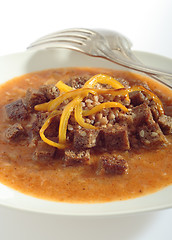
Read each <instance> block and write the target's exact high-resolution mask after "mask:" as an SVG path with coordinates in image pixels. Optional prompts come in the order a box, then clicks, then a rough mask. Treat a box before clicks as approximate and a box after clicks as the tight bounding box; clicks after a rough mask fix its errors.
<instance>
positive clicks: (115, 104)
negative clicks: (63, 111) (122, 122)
mask: <svg viewBox="0 0 172 240" xmlns="http://www.w3.org/2000/svg"><path fill="white" fill-rule="evenodd" d="M103 108H121V109H122V110H123V111H124V112H128V109H127V108H126V107H125V106H124V105H122V104H121V103H118V102H104V103H102V104H99V105H97V106H95V107H93V108H92V109H91V110H85V111H83V114H82V115H83V116H89V115H92V114H94V113H97V112H100V111H101V110H102V109H103Z"/></svg>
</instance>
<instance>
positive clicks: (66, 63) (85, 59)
mask: <svg viewBox="0 0 172 240" xmlns="http://www.w3.org/2000/svg"><path fill="white" fill-rule="evenodd" d="M136 55H137V56H138V57H139V58H140V59H142V60H143V61H144V62H146V63H148V64H151V65H152V63H153V62H154V65H155V66H156V67H158V66H161V64H162V63H163V65H164V66H166V70H169V71H170V70H171V66H172V60H170V59H168V58H164V57H161V56H157V55H153V54H150V53H143V52H142V53H141V52H140V53H139V52H136ZM75 66H76V67H78V66H90V67H106V68H112V69H113V68H114V69H122V68H121V67H119V66H117V65H115V64H113V63H111V62H109V61H106V60H104V59H100V58H95V57H89V56H87V55H83V54H81V53H78V52H75V51H70V50H65V49H58V50H42V51H26V52H24V53H17V54H13V55H8V56H3V57H0V83H3V82H5V81H7V80H9V79H11V78H13V77H16V76H20V75H22V74H25V73H29V72H33V71H39V70H45V69H49V68H61V67H75ZM123 69H124V68H123ZM0 204H1V206H8V207H12V208H16V209H22V210H26V211H32V212H39V213H49V214H55V215H70V216H86V215H87V216H108V215H121V214H129V213H138V212H145V211H150V210H158V209H164V208H170V207H172V186H169V187H166V188H165V189H163V190H161V191H158V192H156V193H154V194H150V195H147V196H144V197H140V198H136V199H132V200H126V201H115V202H109V203H101V204H69V203H60V202H51V201H46V200H42V199H37V198H34V197H31V196H28V195H24V194H21V193H19V192H17V191H15V190H13V189H10V188H9V187H7V186H4V185H2V184H0Z"/></svg>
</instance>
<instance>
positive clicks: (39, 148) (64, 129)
mask: <svg viewBox="0 0 172 240" xmlns="http://www.w3.org/2000/svg"><path fill="white" fill-rule="evenodd" d="M171 93H172V92H171V90H170V89H169V88H167V87H165V86H163V85H161V84H159V83H157V82H155V81H154V80H151V79H149V78H147V77H145V76H141V75H138V74H134V73H130V72H125V71H116V70H110V69H103V68H63V69H52V70H45V71H41V72H35V73H30V74H26V75H24V76H20V77H17V78H14V79H12V80H10V81H8V82H6V83H5V84H3V85H1V88H0V95H1V103H0V108H1V111H0V126H1V127H0V131H1V134H0V156H1V157H0V181H1V183H3V184H5V185H7V186H9V187H11V188H13V189H16V190H18V191H20V192H22V193H25V194H28V195H32V196H35V197H38V198H43V199H48V200H51V201H61V202H72V203H78V202H79V203H96V202H108V201H117V200H126V199H130V198H136V197H141V196H143V195H145V194H150V193H153V192H155V191H158V190H160V189H162V188H164V187H166V186H168V185H170V184H171V183H172V147H171V144H172V134H171V133H172V118H171V117H172V94H171Z"/></svg>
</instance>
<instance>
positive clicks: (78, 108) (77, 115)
mask: <svg viewBox="0 0 172 240" xmlns="http://www.w3.org/2000/svg"><path fill="white" fill-rule="evenodd" d="M82 112H83V111H82V105H81V103H79V104H77V105H76V107H75V119H76V121H77V123H78V124H79V125H80V126H82V127H83V128H88V129H97V128H96V127H95V126H93V125H91V124H88V123H85V120H84V119H83V117H82Z"/></svg>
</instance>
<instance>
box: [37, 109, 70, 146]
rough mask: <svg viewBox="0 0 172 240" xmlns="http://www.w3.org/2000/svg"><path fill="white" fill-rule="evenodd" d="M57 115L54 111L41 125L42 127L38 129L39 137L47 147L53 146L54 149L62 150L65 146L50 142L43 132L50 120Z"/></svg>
mask: <svg viewBox="0 0 172 240" xmlns="http://www.w3.org/2000/svg"><path fill="white" fill-rule="evenodd" d="M57 115H59V112H58V111H57V112H56V113H55V111H54V112H53V113H52V114H51V115H50V116H49V117H48V119H47V120H46V121H45V123H44V124H43V126H42V127H41V129H40V132H39V133H40V137H41V139H42V141H44V142H45V143H47V144H48V145H50V146H53V147H56V148H59V149H64V148H66V145H65V144H61V143H56V142H53V141H51V140H50V139H48V138H47V137H45V134H44V132H45V130H46V129H47V128H48V126H49V125H50V123H51V121H52V119H53V118H54V117H55V116H57Z"/></svg>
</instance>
